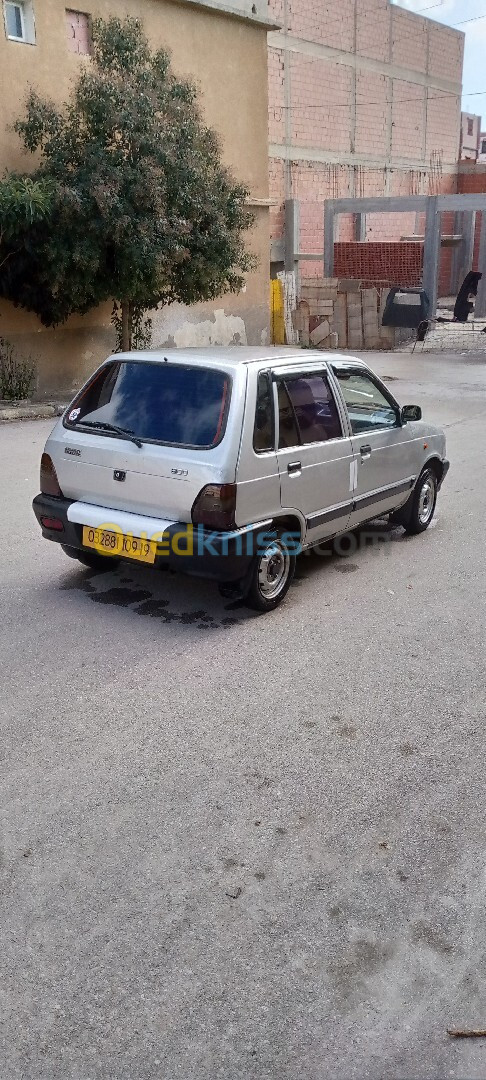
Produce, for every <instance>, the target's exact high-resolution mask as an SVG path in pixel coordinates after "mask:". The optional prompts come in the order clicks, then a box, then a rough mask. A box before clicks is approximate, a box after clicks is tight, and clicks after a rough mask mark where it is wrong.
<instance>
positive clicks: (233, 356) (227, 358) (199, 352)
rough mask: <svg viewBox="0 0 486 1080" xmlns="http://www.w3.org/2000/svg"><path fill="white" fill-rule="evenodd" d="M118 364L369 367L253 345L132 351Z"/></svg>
mask: <svg viewBox="0 0 486 1080" xmlns="http://www.w3.org/2000/svg"><path fill="white" fill-rule="evenodd" d="M115 358H116V359H117V360H125V359H127V360H128V359H131V360H145V361H152V362H154V363H162V362H163V361H164V360H166V361H168V362H169V363H172V364H181V363H182V364H190V365H192V364H194V366H196V365H198V364H201V365H203V364H204V365H205V366H206V367H215V368H216V367H219V366H220V365H221V364H223V365H224V367H225V368H228V367H230V368H239V367H240V366H241V365H242V364H257V365H261V364H271V365H272V367H283V366H284V365H285V366H287V365H289V364H292V365H294V364H306V365H307V364H315V363H321V364H322V363H325V364H328V363H333V364H336V366H338V367H343V366H346V365H349V363H352V364H358V365H359V366H360V367H366V365H365V364H364V363H363V361H362V360H359V359H358V357H356V356H346V355H344V354H343V353H337V352H324V351H323V350H315V351H313V350H310V349H305V350H304V349H299V348H298V347H297V348H296V347H295V346H294V347H293V346H291V345H288V346H285V345H267V346H266V347H262V346H260V347H257V346H255V347H253V346H250V345H227V346H226V345H217V346H211V347H206V348H197V347H194V348H190V349H149V350H146V351H133V352H122V353H116V354H115V357H110V358H109V359H110V360H111V359H115Z"/></svg>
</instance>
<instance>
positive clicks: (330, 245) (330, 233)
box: [324, 199, 334, 277]
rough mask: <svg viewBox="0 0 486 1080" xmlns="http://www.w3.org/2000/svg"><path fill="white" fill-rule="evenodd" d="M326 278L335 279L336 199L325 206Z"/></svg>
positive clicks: (330, 200) (329, 200)
mask: <svg viewBox="0 0 486 1080" xmlns="http://www.w3.org/2000/svg"><path fill="white" fill-rule="evenodd" d="M324 277H334V199H328V200H327V202H326V203H325V205H324Z"/></svg>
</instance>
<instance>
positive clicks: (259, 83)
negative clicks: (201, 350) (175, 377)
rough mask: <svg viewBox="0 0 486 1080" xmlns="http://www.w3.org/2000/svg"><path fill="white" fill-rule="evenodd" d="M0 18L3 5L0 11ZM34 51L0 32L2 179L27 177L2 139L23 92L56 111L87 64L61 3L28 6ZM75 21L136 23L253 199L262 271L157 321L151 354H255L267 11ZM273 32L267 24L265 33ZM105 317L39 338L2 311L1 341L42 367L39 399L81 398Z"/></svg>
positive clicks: (106, 334) (235, 0)
mask: <svg viewBox="0 0 486 1080" xmlns="http://www.w3.org/2000/svg"><path fill="white" fill-rule="evenodd" d="M0 4H1V5H2V6H3V4H4V0H0ZM32 4H33V13H34V17H35V44H27V43H25V42H17V41H13V40H8V39H7V36H6V28H5V27H4V24H3V21H1V22H0V101H1V113H0V175H1V174H2V173H3V171H4V170H5V169H20V170H26V169H31V168H32V165H33V162H32V159H31V158H30V155H29V156H27V157H26V156H25V155H23V154H22V152H21V148H20V144H19V140H18V138H17V136H16V135H15V133H13V132H12V131H11V130H9V125H11V124H12V123H13V121H14V120H15V119H16V118H17V117H18V115H19V113H20V112H21V109H22V103H23V101H24V100H25V96H26V93H27V91H28V89H29V87H34V88H35V89H36V90H37V91H38V92H39V93H40V94H41V95H45V96H49V97H51V98H52V99H54V100H55V101H56V102H58V103H59V102H61V101H63V100H64V99H65V98H66V96H67V94H68V92H69V88H70V85H71V84H72V81H73V79H75V77H76V74H77V72H78V71H79V69H80V66H81V65H82V64H85V63H89V62H90V61H89V59H88V58H86V57H85V56H82V55H78V54H76V53H74V52H72V51H71V48H70V45H69V40H68V23H67V17H66V5H65V4H64V3H62V0H32ZM74 6H75V8H76V10H77V11H79V9H80V8H82V10H83V12H85V13H87V14H89V15H91V16H93V17H96V16H103V17H105V18H107V17H108V16H109V15H112V14H116V15H119V16H121V17H122V16H124V15H132V16H137V17H138V18H140V19H141V20H142V21H143V24H144V27H145V31H146V33H147V35H148V38H149V40H150V43H151V45H152V46H153V47H154V48H155V47H160V46H163V47H164V48H168V49H169V50H170V51H171V54H172V64H173V68H174V70H175V71H176V72H177V73H178V74H181V75H185V76H188V77H191V78H192V79H193V80H195V81H196V82H197V83H198V85H199V87H200V90H201V95H202V105H203V110H204V115H205V119H206V120H207V122H208V124H210V125H211V126H212V127H214V128H215V129H216V131H217V132H218V133H219V135H220V137H221V141H222V148H223V156H224V160H225V162H226V163H227V165H228V166H229V167H230V168H231V170H232V172H233V175H234V176H235V178H236V179H237V180H238V181H241V182H243V183H244V184H245V185H246V186H247V187H248V189H249V191H250V193H251V202H252V203H253V209H254V213H255V225H254V227H253V229H252V231H251V233H249V234H248V242H249V245H250V246H251V248H252V249H253V251H254V252H255V254H256V255H257V258H258V260H259V264H258V269H257V271H256V272H255V273H253V274H251V275H250V276H249V278H248V282H247V284H246V288H245V290H244V291H243V292H242V293H241V294H239V295H238V296H233V295H226V296H223V297H221V299H220V300H218V301H215V302H212V303H211V304H207V305H197V306H196V307H194V308H182V307H173V308H169V309H167V310H166V311H162V312H160V311H159V312H157V313H156V314H155V316H154V340H153V344H154V345H162V344H166V343H168V342H171V343H173V342H175V343H176V344H177V345H184V344H204V343H210V342H212V343H213V344H216V343H220V344H227V343H229V342H231V341H240V342H243V343H244V342H245V341H247V342H248V343H252V344H260V343H261V342H262V341H266V340H268V329H269V311H268V306H269V304H268V296H269V285H268V279H269V265H268V264H269V220H268V215H269V209H268V95H267V29H268V27H269V26H270V24H269V23H268V22H267V12H266V0H257V3H250V2H248V0H231V6H228V7H226V6H225V3H222V2H219V0H207V2H204V3H203V2H201V3H195V2H194V0H137V3H135V2H134V0H80V2H79V3H78V0H77V2H76V4H75V5H74ZM273 25H275V24H273ZM110 313H111V308H110V306H109V305H105V306H104V307H101V308H99V309H97V310H95V311H93V312H91V313H90V314H88V315H87V316H85V317H82V318H81V317H73V318H71V319H70V320H69V321H68V323H66V325H65V326H64V327H62V328H59V329H56V330H46V328H45V327H43V326H42V324H41V323H40V322H39V320H38V319H37V318H36V317H35V316H33V315H30V314H28V313H26V312H24V311H22V310H20V309H15V308H14V307H13V306H12V305H11V304H7V303H5V302H2V301H0V336H3V337H6V338H8V339H9V340H11V341H12V342H13V343H14V344H16V345H17V346H18V348H19V349H20V350H22V351H23V352H24V353H30V354H31V355H32V356H34V357H35V358H36V359H37V360H38V362H39V375H40V378H39V393H40V394H41V395H42V394H53V393H56V392H59V391H67V390H71V389H72V388H74V387H76V386H78V385H79V384H80V382H81V381H82V380H83V379H84V378H85V376H86V375H87V374H89V372H90V371H91V370H92V369H93V368H94V367H95V366H96V364H97V363H98V362H99V361H100V360H102V359H103V358H104V357H105V356H106V355H107V353H108V352H109V351H110V350H111V348H112V346H113V333H112V330H111V327H110Z"/></svg>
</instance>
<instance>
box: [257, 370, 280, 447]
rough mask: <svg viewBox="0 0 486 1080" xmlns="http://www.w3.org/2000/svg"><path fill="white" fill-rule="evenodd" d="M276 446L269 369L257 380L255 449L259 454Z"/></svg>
mask: <svg viewBox="0 0 486 1080" xmlns="http://www.w3.org/2000/svg"><path fill="white" fill-rule="evenodd" d="M274 446H275V429H274V422H273V392H272V380H271V378H270V375H269V373H268V371H261V372H260V374H259V376H258V382H257V399H256V407H255V426H254V428H253V449H254V450H255V451H256V453H257V454H262V453H264V452H265V450H273V449H274Z"/></svg>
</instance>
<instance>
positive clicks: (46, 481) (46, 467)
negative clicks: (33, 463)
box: [40, 453, 62, 498]
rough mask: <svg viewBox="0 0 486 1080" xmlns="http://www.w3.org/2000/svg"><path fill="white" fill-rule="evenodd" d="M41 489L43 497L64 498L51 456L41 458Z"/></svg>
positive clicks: (46, 455)
mask: <svg viewBox="0 0 486 1080" xmlns="http://www.w3.org/2000/svg"><path fill="white" fill-rule="evenodd" d="M40 487H41V491H42V494H43V495H55V496H56V497H57V498H62V491H61V488H60V487H59V480H58V479H57V473H56V470H55V468H54V462H53V460H52V458H51V456H50V454H46V453H44V454H43V455H42V457H41V465H40Z"/></svg>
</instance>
